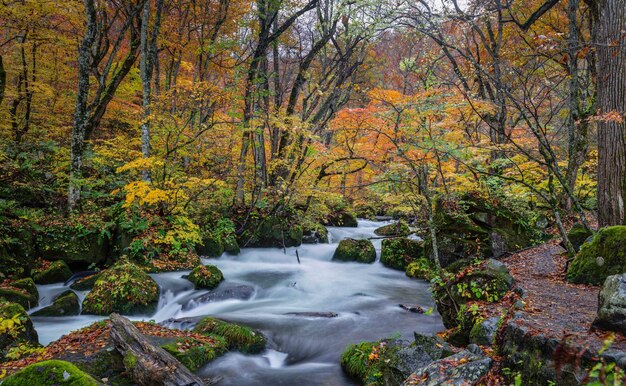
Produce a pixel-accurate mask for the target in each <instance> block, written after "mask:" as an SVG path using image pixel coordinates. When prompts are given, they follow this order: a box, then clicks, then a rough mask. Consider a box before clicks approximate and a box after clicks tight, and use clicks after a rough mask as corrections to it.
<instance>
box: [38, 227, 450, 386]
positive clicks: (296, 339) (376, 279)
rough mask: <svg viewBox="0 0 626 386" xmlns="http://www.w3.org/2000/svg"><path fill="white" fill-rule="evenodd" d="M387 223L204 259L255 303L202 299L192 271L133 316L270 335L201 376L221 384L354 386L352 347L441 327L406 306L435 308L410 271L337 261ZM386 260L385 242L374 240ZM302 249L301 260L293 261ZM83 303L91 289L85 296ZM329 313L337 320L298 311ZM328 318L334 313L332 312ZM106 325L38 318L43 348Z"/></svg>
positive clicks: (43, 290) (53, 290)
mask: <svg viewBox="0 0 626 386" xmlns="http://www.w3.org/2000/svg"><path fill="white" fill-rule="evenodd" d="M385 224H386V223H382V222H373V221H364V220H362V221H359V226H358V228H333V227H330V228H329V233H330V239H331V240H330V244H316V245H302V246H300V247H297V248H287V249H286V251H283V249H279V248H272V249H259V248H245V249H242V251H241V253H240V254H239V255H238V256H227V255H224V256H222V257H220V258H219V259H206V260H204V263H206V264H214V265H216V266H217V267H219V268H220V269H221V270H222V272H223V273H224V277H225V279H226V280H225V281H224V282H223V283H222V284H220V287H218V290H221V289H228V288H231V289H234V291H236V292H237V291H242V290H243V292H245V294H246V295H247V296H245V297H249V298H247V299H246V300H240V299H225V300H220V299H218V300H217V301H215V299H210V301H209V300H207V299H206V298H205V299H202V295H206V294H208V293H209V291H204V290H202V291H197V290H194V289H193V285H192V284H191V283H190V282H189V281H187V280H185V279H183V278H182V276H183V275H185V274H188V272H168V273H159V274H153V275H151V276H152V277H153V278H154V279H155V280H156V281H157V283H158V284H159V286H160V287H161V299H160V302H159V307H158V310H157V312H156V314H155V315H151V316H146V317H143V318H142V317H133V318H131V319H137V320H139V319H145V320H154V321H156V322H162V323H163V324H165V325H167V326H170V327H179V328H185V327H190V326H193V323H195V322H196V321H197V320H199V319H201V317H203V316H207V315H211V316H214V317H217V318H220V319H224V320H227V321H233V322H240V323H243V324H246V325H248V326H250V327H253V328H256V329H259V330H260V331H262V332H263V334H264V335H265V336H266V337H267V338H268V348H267V350H265V352H263V353H262V354H260V355H243V354H239V353H236V352H232V353H228V354H226V355H224V356H222V357H220V358H218V359H217V360H215V361H213V362H211V363H210V364H208V365H207V366H205V367H204V368H202V369H201V370H200V372H199V373H200V375H202V376H211V377H214V376H223V377H224V379H223V381H222V382H221V383H220V385H330V386H332V385H351V384H352V382H351V381H350V380H349V379H348V378H347V377H346V376H345V375H344V374H343V373H342V371H341V368H340V367H339V356H340V355H341V352H342V351H343V350H344V348H345V347H346V346H347V345H348V344H350V343H356V342H359V341H363V340H377V339H381V338H385V337H398V336H401V337H403V338H407V339H410V338H411V337H412V334H413V331H418V332H426V333H432V332H436V331H439V330H441V329H442V328H443V326H442V324H441V319H440V317H439V315H437V314H436V313H433V314H431V315H422V314H415V313H410V312H407V311H405V310H403V309H401V308H400V307H399V306H398V305H399V304H400V303H409V304H418V305H420V306H422V307H423V308H425V309H428V308H430V307H434V303H433V300H432V298H431V295H430V292H429V289H428V284H427V283H426V282H424V281H420V280H410V279H407V278H406V277H405V275H404V273H403V272H400V271H394V270H391V269H388V268H385V267H384V266H383V265H382V264H380V262H378V261H377V262H376V263H374V264H359V263H339V262H332V261H331V258H332V255H333V252H334V250H335V248H336V247H337V243H338V242H339V240H341V239H343V238H346V237H351V238H368V237H372V236H374V230H375V229H376V228H377V227H379V226H382V225H385ZM373 242H374V245H375V247H376V249H377V253H378V255H379V256H380V244H381V242H380V240H373ZM296 250H297V251H298V255H299V258H300V262H299V263H298V259H297V257H296ZM38 288H39V291H40V297H41V302H40V306H39V307H38V308H34V309H33V310H32V311H35V310H37V309H39V308H41V307H43V306H46V305H48V304H50V302H51V300H52V299H53V298H54V296H55V295H57V294H59V293H61V292H63V291H65V290H67V289H68V288H67V287H65V286H63V285H62V284H50V285H41V286H38ZM78 295H79V297H81V300H82V298H84V296H85V295H86V292H78ZM300 312H310V313H311V312H312V313H318V312H332V313H336V314H337V316H336V317H317V316H311V315H304V316H303V315H297V314H295V315H294V314H293V313H300ZM326 316H327V315H326ZM100 319H103V318H102V317H97V316H87V315H79V316H71V317H56V318H51V317H34V318H33V322H34V324H35V328H36V329H37V332H38V333H39V339H40V341H41V343H42V344H48V343H50V342H51V341H53V340H56V339H58V338H59V337H60V336H61V335H63V334H66V333H68V332H69V331H71V330H75V329H78V328H81V327H84V326H87V325H89V324H91V323H93V322H94V321H96V320H100Z"/></svg>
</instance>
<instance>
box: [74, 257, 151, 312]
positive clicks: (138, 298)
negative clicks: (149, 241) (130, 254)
mask: <svg viewBox="0 0 626 386" xmlns="http://www.w3.org/2000/svg"><path fill="white" fill-rule="evenodd" d="M158 302H159V286H158V285H157V283H156V282H155V281H154V279H152V278H151V277H150V276H149V275H148V274H147V273H145V272H144V271H143V270H142V269H141V268H139V267H138V266H136V265H134V264H132V263H129V262H120V263H118V264H116V265H114V266H113V267H111V268H109V269H107V270H105V271H103V272H102V273H101V274H99V277H98V280H96V283H95V284H94V287H93V289H92V290H91V291H90V292H89V293H88V294H87V296H86V297H85V300H84V301H83V313H85V314H95V315H109V314H111V313H113V312H118V313H123V314H126V315H137V314H143V315H151V314H153V313H154V312H155V311H156V307H157V305H158Z"/></svg>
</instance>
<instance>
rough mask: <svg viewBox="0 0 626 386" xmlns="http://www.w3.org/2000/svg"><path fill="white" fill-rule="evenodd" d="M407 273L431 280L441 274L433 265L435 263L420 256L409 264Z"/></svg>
mask: <svg viewBox="0 0 626 386" xmlns="http://www.w3.org/2000/svg"><path fill="white" fill-rule="evenodd" d="M405 273H406V275H407V276H408V277H412V278H414V279H424V280H428V281H431V280H432V279H434V278H435V277H437V276H439V273H438V272H437V269H436V268H435V267H434V266H433V263H432V262H431V261H430V260H428V259H426V258H420V259H417V260H415V261H412V262H411V263H410V264H409V265H407V267H406V271H405Z"/></svg>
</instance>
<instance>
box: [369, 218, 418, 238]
mask: <svg viewBox="0 0 626 386" xmlns="http://www.w3.org/2000/svg"><path fill="white" fill-rule="evenodd" d="M374 233H375V234H377V235H378V236H390V237H393V236H395V237H403V236H408V235H409V234H411V229H410V228H409V226H408V225H407V223H406V222H404V221H398V222H395V223H393V224H388V225H383V226H382V227H380V228H377V229H376V230H375V231H374Z"/></svg>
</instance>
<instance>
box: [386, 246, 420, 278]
mask: <svg viewBox="0 0 626 386" xmlns="http://www.w3.org/2000/svg"><path fill="white" fill-rule="evenodd" d="M423 256H424V247H423V245H422V243H421V242H419V241H415V240H409V239H406V238H394V239H384V240H383V242H382V251H381V254H380V262H381V263H382V264H383V265H384V266H386V267H389V268H393V269H397V270H400V271H404V270H406V267H407V266H408V265H409V264H410V263H411V262H413V261H414V260H416V259H419V258H421V257H423Z"/></svg>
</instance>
